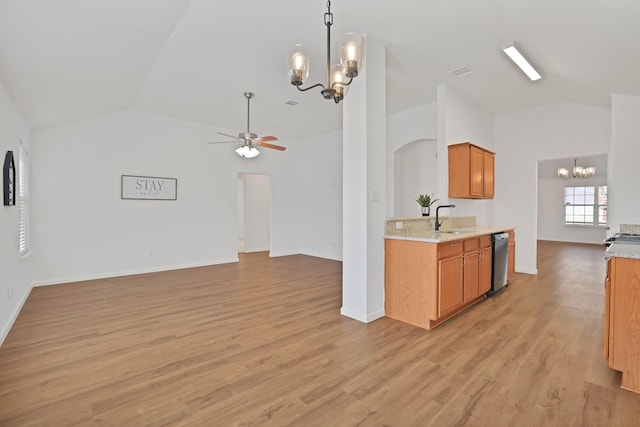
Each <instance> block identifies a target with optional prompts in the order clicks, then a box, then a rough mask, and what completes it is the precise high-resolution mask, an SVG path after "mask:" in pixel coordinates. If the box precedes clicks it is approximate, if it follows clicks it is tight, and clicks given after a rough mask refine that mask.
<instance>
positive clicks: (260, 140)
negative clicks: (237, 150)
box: [255, 136, 278, 142]
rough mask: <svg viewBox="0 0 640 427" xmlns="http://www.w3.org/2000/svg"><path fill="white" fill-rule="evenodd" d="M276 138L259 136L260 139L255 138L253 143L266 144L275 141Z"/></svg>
mask: <svg viewBox="0 0 640 427" xmlns="http://www.w3.org/2000/svg"><path fill="white" fill-rule="evenodd" d="M277 140H278V138H276V137H275V136H261V137H260V138H256V139H255V141H258V142H266V141H277Z"/></svg>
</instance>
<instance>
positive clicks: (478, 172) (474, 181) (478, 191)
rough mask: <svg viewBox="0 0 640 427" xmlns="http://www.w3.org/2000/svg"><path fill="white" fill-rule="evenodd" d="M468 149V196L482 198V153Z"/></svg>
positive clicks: (472, 148) (477, 149)
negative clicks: (469, 173)
mask: <svg viewBox="0 0 640 427" xmlns="http://www.w3.org/2000/svg"><path fill="white" fill-rule="evenodd" d="M469 149H470V163H471V176H470V179H471V182H470V187H469V194H470V195H471V197H483V196H484V177H483V175H484V172H483V170H484V169H483V163H484V151H482V150H481V149H479V148H477V147H474V146H473V145H472V146H470V147H469Z"/></svg>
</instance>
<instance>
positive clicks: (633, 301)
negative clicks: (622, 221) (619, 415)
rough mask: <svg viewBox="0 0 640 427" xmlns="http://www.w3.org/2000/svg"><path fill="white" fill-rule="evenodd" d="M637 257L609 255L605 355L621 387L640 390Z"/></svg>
mask: <svg viewBox="0 0 640 427" xmlns="http://www.w3.org/2000/svg"><path fill="white" fill-rule="evenodd" d="M639 307H640V259H632V258H618V257H614V258H611V259H610V260H609V262H608V265H607V278H606V280H605V319H604V327H605V329H604V357H605V359H607V360H608V362H609V366H610V367H611V368H613V369H615V370H616V371H620V372H622V379H621V382H620V387H622V388H623V389H626V390H630V391H633V392H635V393H640V308H639Z"/></svg>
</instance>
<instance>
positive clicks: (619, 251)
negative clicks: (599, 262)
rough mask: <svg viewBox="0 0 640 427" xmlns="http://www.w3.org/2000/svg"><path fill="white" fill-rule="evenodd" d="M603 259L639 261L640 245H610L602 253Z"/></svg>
mask: <svg viewBox="0 0 640 427" xmlns="http://www.w3.org/2000/svg"><path fill="white" fill-rule="evenodd" d="M604 255H605V259H609V258H613V257H618V258H636V259H640V245H635V244H632V243H612V244H611V246H609V247H608V248H607V250H606V251H605V253H604Z"/></svg>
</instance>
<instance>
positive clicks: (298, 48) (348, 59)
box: [286, 1, 365, 104]
mask: <svg viewBox="0 0 640 427" xmlns="http://www.w3.org/2000/svg"><path fill="white" fill-rule="evenodd" d="M324 25H325V26H326V27H327V83H326V85H325V84H323V83H316V84H314V85H312V86H308V87H306V88H305V87H302V85H303V84H304V82H305V80H306V79H307V77H308V76H309V55H308V53H307V51H306V50H305V48H304V46H302V45H301V44H295V45H293V46H292V47H291V48H289V49H288V50H287V56H286V62H287V68H288V69H289V72H288V76H289V80H290V81H291V84H292V85H294V86H295V87H296V88H297V89H298V90H299V91H301V92H304V91H307V90H309V89H313V88H316V87H318V88H321V91H320V93H321V94H322V96H323V97H324V99H333V100H334V102H335V103H336V104H337V103H339V102H340V101H341V100H342V99H344V96H345V95H346V92H347V87H348V86H349V85H350V84H351V82H352V81H353V79H354V78H356V77H357V76H358V67H359V66H360V67H361V66H362V63H363V62H362V61H363V59H364V42H365V41H364V37H363V36H362V35H361V34H357V33H347V34H345V35H344V36H342V37H341V38H340V40H339V42H338V48H339V53H340V62H339V63H338V64H335V65H333V66H332V65H331V25H333V13H331V1H327V13H325V14H324Z"/></svg>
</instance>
